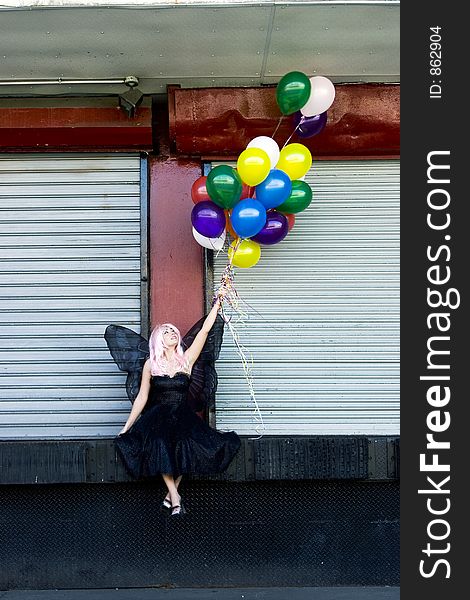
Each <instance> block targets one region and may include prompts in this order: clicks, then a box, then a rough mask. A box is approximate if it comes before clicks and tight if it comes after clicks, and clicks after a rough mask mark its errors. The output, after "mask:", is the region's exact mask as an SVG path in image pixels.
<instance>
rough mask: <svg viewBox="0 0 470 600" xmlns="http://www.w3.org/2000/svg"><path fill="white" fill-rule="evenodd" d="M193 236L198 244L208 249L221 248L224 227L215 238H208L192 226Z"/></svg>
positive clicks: (223, 241) (223, 240) (222, 245)
mask: <svg viewBox="0 0 470 600" xmlns="http://www.w3.org/2000/svg"><path fill="white" fill-rule="evenodd" d="M193 236H194V239H195V240H196V242H197V243H198V244H200V245H201V246H203V247H204V248H208V249H209V250H222V248H223V247H224V243H225V229H224V230H223V231H222V233H221V234H220V235H219V237H216V238H208V237H206V236H204V235H201V234H200V233H199V231H197V230H196V229H194V227H193Z"/></svg>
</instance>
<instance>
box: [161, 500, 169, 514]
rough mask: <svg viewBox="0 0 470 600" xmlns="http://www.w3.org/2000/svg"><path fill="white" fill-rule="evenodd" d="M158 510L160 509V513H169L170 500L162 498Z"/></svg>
mask: <svg viewBox="0 0 470 600" xmlns="http://www.w3.org/2000/svg"><path fill="white" fill-rule="evenodd" d="M160 510H161V511H162V513H165V514H169V513H170V511H171V502H170V500H167V499H166V498H165V499H164V500H163V502H162V504H161V506H160Z"/></svg>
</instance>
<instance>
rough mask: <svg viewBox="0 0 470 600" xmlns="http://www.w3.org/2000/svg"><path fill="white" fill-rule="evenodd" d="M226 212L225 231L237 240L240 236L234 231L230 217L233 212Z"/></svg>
mask: <svg viewBox="0 0 470 600" xmlns="http://www.w3.org/2000/svg"><path fill="white" fill-rule="evenodd" d="M242 197H243V196H242ZM224 212H225V229H226V230H227V232H228V233H229V234H230V236H231V237H233V239H235V238H237V237H238V234H236V233H235V231H234V229H233V227H232V221H231V219H230V215H231V214H232V211H231V210H226V211H224Z"/></svg>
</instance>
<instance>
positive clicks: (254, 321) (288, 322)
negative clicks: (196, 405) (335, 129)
mask: <svg viewBox="0 0 470 600" xmlns="http://www.w3.org/2000/svg"><path fill="white" fill-rule="evenodd" d="M307 181H308V182H309V184H310V185H311V187H312V190H313V196H314V199H313V201H312V204H311V205H310V207H309V208H308V209H307V210H306V211H304V212H302V213H300V214H298V215H297V219H296V223H295V226H294V228H293V230H292V231H291V232H290V233H289V235H288V236H287V238H286V239H285V240H283V241H282V242H281V243H280V244H278V245H275V246H271V247H266V246H265V247H263V248H262V254H261V260H260V262H259V263H258V264H257V265H256V266H255V267H252V268H251V269H236V285H237V289H238V291H239V293H240V295H241V297H242V298H243V299H244V300H245V301H246V302H247V303H248V304H249V305H250V306H245V309H246V311H247V313H248V315H249V318H248V320H247V322H246V325H244V326H239V332H240V336H241V339H242V342H243V343H244V344H245V345H246V346H247V347H248V348H249V350H250V351H251V353H252V355H253V359H254V367H253V374H254V387H255V391H256V398H257V401H258V404H259V406H260V409H261V413H262V416H263V420H264V423H265V425H266V431H265V433H266V434H272V435H274V434H283V435H290V434H293V435H296V434H298V435H300V434H396V433H398V429H399V162H398V161H383V160H382V161H347V162H346V161H344V162H342V161H334V162H333V161H331V162H330V161H319V162H316V163H314V168H313V169H312V170H311V172H310V173H309V174H308V175H307ZM226 260H227V259H226V255H224V254H223V253H220V254H219V256H218V257H215V259H214V261H215V270H214V282H215V285H217V283H218V282H219V281H220V275H221V273H222V270H223V268H224V266H225V264H226ZM218 372H219V381H220V383H219V390H218V397H217V406H216V422H217V426H218V427H220V428H222V429H235V430H236V431H238V432H239V433H243V434H255V429H254V427H255V421H254V418H253V414H252V413H253V404H252V402H251V401H250V398H249V395H248V388H247V384H246V381H245V380H244V378H243V373H242V369H241V367H240V359H239V358H238V356H237V354H236V352H235V348H234V344H233V342H232V340H231V337H230V335H229V334H228V332H227V333H226V334H225V339H224V345H223V350H222V353H221V357H220V360H219V362H218Z"/></svg>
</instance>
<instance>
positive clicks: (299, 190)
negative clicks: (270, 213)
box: [276, 179, 312, 214]
mask: <svg viewBox="0 0 470 600" xmlns="http://www.w3.org/2000/svg"><path fill="white" fill-rule="evenodd" d="M311 201H312V189H311V187H310V186H309V185H308V183H305V181H302V180H301V179H296V180H295V181H293V182H292V191H291V193H290V196H289V198H287V200H286V201H285V202H283V203H282V204H281V205H280V206H276V210H278V211H280V212H283V213H287V214H292V213H299V212H302V211H303V210H305V209H306V208H307V206H308V205H309V204H310V202H311Z"/></svg>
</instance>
